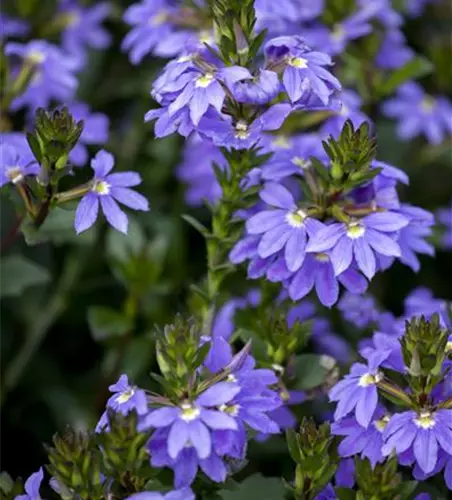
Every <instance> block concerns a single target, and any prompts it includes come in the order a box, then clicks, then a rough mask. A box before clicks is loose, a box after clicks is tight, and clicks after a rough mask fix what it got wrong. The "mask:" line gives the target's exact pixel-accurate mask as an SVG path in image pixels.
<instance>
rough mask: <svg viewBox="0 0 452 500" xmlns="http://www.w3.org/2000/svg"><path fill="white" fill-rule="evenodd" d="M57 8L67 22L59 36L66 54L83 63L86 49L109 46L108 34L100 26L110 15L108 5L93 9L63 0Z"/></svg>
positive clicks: (73, 0)
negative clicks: (77, 58)
mask: <svg viewBox="0 0 452 500" xmlns="http://www.w3.org/2000/svg"><path fill="white" fill-rule="evenodd" d="M59 7H60V12H61V14H62V15H64V16H66V18H67V20H68V22H67V24H66V27H65V29H64V30H63V32H62V35H61V37H62V43H63V48H64V49H65V50H66V51H67V52H69V53H70V54H74V55H75V56H77V57H79V58H80V60H81V61H83V62H84V61H85V59H86V48H87V47H90V48H93V49H105V48H107V47H108V46H109V45H110V43H111V37H110V34H109V33H108V32H107V31H106V30H105V29H104V28H103V27H102V26H101V24H102V22H103V21H104V20H105V19H106V18H107V16H108V14H109V13H110V7H111V6H110V4H108V3H103V2H101V3H99V4H97V5H94V6H93V7H81V6H80V5H79V4H78V2H77V1H76V0H63V1H62V2H60V5H59Z"/></svg>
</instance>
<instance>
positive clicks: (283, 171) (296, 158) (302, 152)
mask: <svg viewBox="0 0 452 500" xmlns="http://www.w3.org/2000/svg"><path fill="white" fill-rule="evenodd" d="M269 149H270V151H274V154H273V156H272V157H271V158H270V159H269V160H268V161H267V162H266V163H265V164H264V165H263V167H262V178H263V179H264V180H268V181H280V180H282V179H284V178H286V177H289V176H291V175H301V176H303V175H304V171H305V170H306V169H307V168H309V167H310V166H311V161H310V158H311V157H315V158H317V159H319V160H320V161H322V160H324V161H327V158H328V157H327V156H326V153H325V150H324V149H323V146H322V141H321V139H320V137H319V135H318V134H302V135H299V136H296V137H292V138H291V141H290V143H289V142H287V141H284V138H282V139H280V140H279V141H273V142H272V143H271V144H270V147H269Z"/></svg>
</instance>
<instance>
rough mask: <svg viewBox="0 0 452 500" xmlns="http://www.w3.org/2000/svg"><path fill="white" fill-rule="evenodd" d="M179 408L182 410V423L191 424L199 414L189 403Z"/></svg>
mask: <svg viewBox="0 0 452 500" xmlns="http://www.w3.org/2000/svg"><path fill="white" fill-rule="evenodd" d="M180 408H181V410H182V413H181V415H180V418H181V419H182V420H183V421H184V422H191V421H192V420H196V419H197V418H198V417H199V414H200V413H201V412H200V410H199V408H196V407H195V406H193V405H192V404H190V403H184V404H182V405H181V406H180Z"/></svg>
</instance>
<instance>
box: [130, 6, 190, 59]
mask: <svg viewBox="0 0 452 500" xmlns="http://www.w3.org/2000/svg"><path fill="white" fill-rule="evenodd" d="M172 3H173V2H169V1H168V0H143V1H142V2H141V3H136V4H133V5H131V6H130V7H129V8H128V9H127V10H126V11H125V13H124V20H125V22H126V23H127V24H129V25H131V26H132V30H131V31H130V32H129V33H128V34H127V36H126V37H125V38H124V41H123V43H122V49H123V50H124V51H126V52H130V56H129V57H130V61H131V62H132V63H133V64H138V63H139V62H141V60H142V59H143V57H144V56H146V55H147V54H151V53H153V54H155V55H157V56H159V57H173V56H175V55H177V54H180V53H181V52H183V50H184V48H185V46H186V44H187V43H188V42H189V41H190V39H191V38H193V36H194V35H193V34H192V33H191V32H190V31H187V30H177V29H176V26H175V25H174V24H173V21H172V19H173V18H175V17H177V16H178V15H179V9H178V8H177V7H176V6H174V5H172Z"/></svg>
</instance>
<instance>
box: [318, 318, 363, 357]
mask: <svg viewBox="0 0 452 500" xmlns="http://www.w3.org/2000/svg"><path fill="white" fill-rule="evenodd" d="M311 335H312V342H313V344H314V351H315V352H318V353H320V354H326V355H327V356H331V357H332V358H333V359H335V360H337V361H339V362H340V363H343V364H350V362H351V361H352V360H353V357H354V354H353V351H352V349H351V347H350V344H349V343H348V342H347V341H346V340H345V339H344V338H343V337H342V336H340V335H338V334H336V333H334V332H333V331H332V328H331V324H330V322H329V321H328V320H327V319H325V318H318V319H317V318H315V319H314V320H312V330H311Z"/></svg>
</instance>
